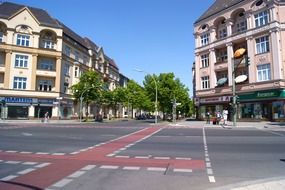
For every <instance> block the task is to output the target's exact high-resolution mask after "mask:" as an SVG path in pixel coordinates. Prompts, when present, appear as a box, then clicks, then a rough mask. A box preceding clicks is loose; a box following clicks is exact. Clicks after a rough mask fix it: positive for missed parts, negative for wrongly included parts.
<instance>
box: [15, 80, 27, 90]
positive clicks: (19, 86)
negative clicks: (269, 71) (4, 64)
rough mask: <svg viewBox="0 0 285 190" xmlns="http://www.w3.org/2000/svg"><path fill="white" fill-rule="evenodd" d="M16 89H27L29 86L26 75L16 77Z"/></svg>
mask: <svg viewBox="0 0 285 190" xmlns="http://www.w3.org/2000/svg"><path fill="white" fill-rule="evenodd" d="M13 88H14V89H26V88H27V78H25V77H14V86H13Z"/></svg>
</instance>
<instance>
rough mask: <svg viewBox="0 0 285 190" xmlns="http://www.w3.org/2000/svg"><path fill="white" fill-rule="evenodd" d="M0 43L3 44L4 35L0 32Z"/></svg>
mask: <svg viewBox="0 0 285 190" xmlns="http://www.w3.org/2000/svg"><path fill="white" fill-rule="evenodd" d="M0 42H4V34H3V32H0Z"/></svg>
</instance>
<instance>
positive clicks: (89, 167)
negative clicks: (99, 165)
mask: <svg viewBox="0 0 285 190" xmlns="http://www.w3.org/2000/svg"><path fill="white" fill-rule="evenodd" d="M95 167H96V165H87V166H85V167H84V168H81V170H92V169H93V168H95Z"/></svg>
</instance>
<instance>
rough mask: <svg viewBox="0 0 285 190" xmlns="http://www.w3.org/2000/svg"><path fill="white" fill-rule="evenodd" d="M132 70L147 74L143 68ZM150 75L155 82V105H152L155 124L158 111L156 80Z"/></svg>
mask: <svg viewBox="0 0 285 190" xmlns="http://www.w3.org/2000/svg"><path fill="white" fill-rule="evenodd" d="M134 70H135V71H137V72H140V73H145V74H149V73H147V72H145V71H144V70H141V69H134ZM149 75H150V74H149ZM150 76H151V78H152V80H153V81H154V84H155V105H154V107H155V124H157V114H158V111H157V82H156V80H155V78H154V77H153V76H152V75H150Z"/></svg>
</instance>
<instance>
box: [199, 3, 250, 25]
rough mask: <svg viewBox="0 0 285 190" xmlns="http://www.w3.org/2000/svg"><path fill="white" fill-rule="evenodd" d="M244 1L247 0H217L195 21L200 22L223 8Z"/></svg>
mask: <svg viewBox="0 0 285 190" xmlns="http://www.w3.org/2000/svg"><path fill="white" fill-rule="evenodd" d="M242 1H245V0H216V1H215V2H214V3H213V4H212V5H211V6H210V7H209V8H208V10H207V11H205V12H204V13H203V14H202V16H200V18H198V19H197V20H196V22H195V24H197V23H198V22H200V21H202V20H204V19H206V18H208V17H210V16H213V15H214V14H217V13H219V12H221V11H223V10H226V9H228V8H229V7H232V6H234V5H236V4H238V3H240V2H242Z"/></svg>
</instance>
